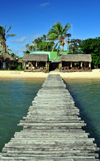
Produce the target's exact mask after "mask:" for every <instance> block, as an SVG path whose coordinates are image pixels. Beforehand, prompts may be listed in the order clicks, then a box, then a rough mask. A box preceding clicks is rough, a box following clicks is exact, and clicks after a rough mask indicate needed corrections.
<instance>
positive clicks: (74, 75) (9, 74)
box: [0, 69, 100, 79]
mask: <svg viewBox="0 0 100 161" xmlns="http://www.w3.org/2000/svg"><path fill="white" fill-rule="evenodd" d="M49 74H60V76H61V77H62V78H64V79H66V78H67V79H80V78H81V79H83V78H85V79H86V78H93V79H94V78H95V79H97V78H100V69H94V70H92V72H64V73H62V72H55V71H51V72H50V73H43V72H24V71H0V79H1V78H19V79H20V78H22V79H23V78H25V79H27V78H30V79H31V78H34V79H45V78H47V76H48V75H49Z"/></svg>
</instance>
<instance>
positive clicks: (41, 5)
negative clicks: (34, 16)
mask: <svg viewBox="0 0 100 161" xmlns="http://www.w3.org/2000/svg"><path fill="white" fill-rule="evenodd" d="M47 5H49V2H48V3H42V4H40V7H45V6H47Z"/></svg>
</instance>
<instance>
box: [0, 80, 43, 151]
mask: <svg viewBox="0 0 100 161" xmlns="http://www.w3.org/2000/svg"><path fill="white" fill-rule="evenodd" d="M43 82H44V80H41V79H40V80H32V79H27V80H25V79H14V80H13V79H2V80H0V151H1V149H2V148H3V147H4V144H5V143H7V142H8V141H9V140H10V139H11V137H13V135H14V133H15V132H16V131H20V130H21V129H22V127H18V126H17V124H18V123H19V121H20V120H21V119H22V118H23V116H26V114H27V111H28V108H29V106H31V102H32V100H33V99H34V97H35V95H36V93H37V91H38V90H39V89H40V87H41V85H42V84H43Z"/></svg>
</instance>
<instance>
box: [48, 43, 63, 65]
mask: <svg viewBox="0 0 100 161" xmlns="http://www.w3.org/2000/svg"><path fill="white" fill-rule="evenodd" d="M63 48H64V46H63V47H62V48H61V50H60V51H59V54H57V56H56V57H55V58H54V60H53V61H52V62H51V63H53V62H54V61H55V60H56V59H57V58H58V56H59V55H60V53H61V52H62V50H63Z"/></svg>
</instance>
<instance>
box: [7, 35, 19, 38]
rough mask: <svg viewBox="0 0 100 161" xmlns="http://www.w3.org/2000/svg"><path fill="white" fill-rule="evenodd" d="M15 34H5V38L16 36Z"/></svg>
mask: <svg viewBox="0 0 100 161" xmlns="http://www.w3.org/2000/svg"><path fill="white" fill-rule="evenodd" d="M16 35H17V34H7V35H6V38H9V37H13V36H16Z"/></svg>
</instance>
